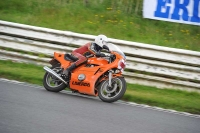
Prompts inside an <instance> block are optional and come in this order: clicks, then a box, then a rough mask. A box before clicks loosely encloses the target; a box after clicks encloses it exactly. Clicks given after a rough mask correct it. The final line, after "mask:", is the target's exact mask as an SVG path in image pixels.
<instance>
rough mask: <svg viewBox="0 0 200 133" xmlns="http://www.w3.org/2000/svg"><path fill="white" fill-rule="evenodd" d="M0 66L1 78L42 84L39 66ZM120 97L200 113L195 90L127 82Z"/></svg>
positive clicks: (7, 63)
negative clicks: (125, 89) (160, 87)
mask: <svg viewBox="0 0 200 133" xmlns="http://www.w3.org/2000/svg"><path fill="white" fill-rule="evenodd" d="M0 68H1V69H0V77H2V78H7V79H14V80H18V81H23V82H28V83H32V84H38V85H42V79H43V75H44V73H45V71H44V70H43V68H42V67H41V66H36V65H33V64H24V63H17V62H12V61H3V60H0ZM2 68H3V69H2ZM122 99H123V100H125V101H132V102H136V103H141V104H147V105H151V106H158V107H162V108H167V109H174V110H178V111H185V112H190V113H195V114H200V94H199V93H195V92H186V91H180V90H172V89H158V88H155V87H149V86H143V85H136V84H128V85H127V91H126V93H125V95H124V97H123V98H122Z"/></svg>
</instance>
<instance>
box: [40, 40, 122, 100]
mask: <svg viewBox="0 0 200 133" xmlns="http://www.w3.org/2000/svg"><path fill="white" fill-rule="evenodd" d="M103 48H104V49H106V54H107V55H106V54H102V55H103V56H102V57H101V56H100V57H97V56H95V55H89V56H87V58H88V60H87V62H86V63H84V64H82V65H80V66H78V67H76V68H75V69H74V70H73V71H72V72H70V74H69V76H67V78H66V76H65V75H63V70H65V69H66V68H67V67H69V66H70V65H71V64H72V63H73V62H75V61H76V60H77V59H75V58H74V57H73V56H72V55H70V54H67V53H61V52H54V58H53V59H52V60H51V61H49V63H50V64H51V65H52V67H51V68H49V67H47V66H44V70H45V71H46V73H45V75H44V78H43V85H44V87H45V89H46V90H48V91H52V92H59V91H62V90H64V89H65V88H66V87H67V88H69V89H70V90H71V91H72V92H74V93H76V92H77V93H80V94H84V95H90V96H99V98H100V99H101V100H102V101H104V102H109V103H110V102H115V101H117V100H119V99H120V98H121V97H122V96H123V95H124V93H125V91H126V81H125V79H124V77H123V76H122V72H123V70H124V68H125V66H126V56H125V54H124V53H123V52H122V51H121V50H120V49H119V48H118V47H117V46H116V45H114V44H112V43H109V44H108V46H106V45H104V46H103ZM105 55H106V56H105Z"/></svg>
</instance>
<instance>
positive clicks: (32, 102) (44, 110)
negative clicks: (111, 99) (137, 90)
mask: <svg viewBox="0 0 200 133" xmlns="http://www.w3.org/2000/svg"><path fill="white" fill-rule="evenodd" d="M0 133H200V118H195V117H191V116H187V115H180V114H176V113H169V112H164V111H158V110H153V109H148V108H143V107H140V106H131V105H129V104H126V103H125V102H115V103H105V102H102V101H101V100H99V99H98V98H93V97H87V96H79V95H74V94H72V93H70V92H67V91H62V92H60V93H52V92H48V91H46V90H45V89H44V88H43V87H40V86H35V85H29V84H26V83H17V82H11V81H4V80H0Z"/></svg>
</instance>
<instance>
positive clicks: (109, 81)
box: [108, 70, 113, 87]
mask: <svg viewBox="0 0 200 133" xmlns="http://www.w3.org/2000/svg"><path fill="white" fill-rule="evenodd" d="M108 72H109V74H108V87H112V85H111V84H112V82H111V80H112V73H113V71H112V70H109V71H108Z"/></svg>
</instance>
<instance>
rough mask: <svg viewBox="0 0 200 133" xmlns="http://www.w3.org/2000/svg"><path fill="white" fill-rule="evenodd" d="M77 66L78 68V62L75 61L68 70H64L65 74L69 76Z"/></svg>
mask: <svg viewBox="0 0 200 133" xmlns="http://www.w3.org/2000/svg"><path fill="white" fill-rule="evenodd" d="M75 68H76V64H75V63H73V64H72V65H71V66H69V67H68V68H67V69H66V70H64V71H63V74H65V75H66V76H67V77H68V76H69V72H71V71H72V70H74V69H75Z"/></svg>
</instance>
